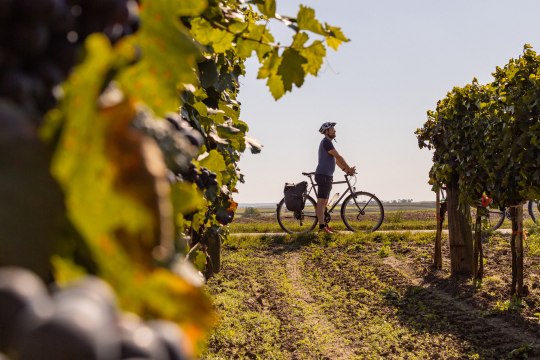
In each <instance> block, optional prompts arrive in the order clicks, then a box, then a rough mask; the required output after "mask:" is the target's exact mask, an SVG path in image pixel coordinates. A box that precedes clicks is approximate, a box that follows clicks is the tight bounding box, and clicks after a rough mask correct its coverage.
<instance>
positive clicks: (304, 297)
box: [285, 252, 353, 359]
mask: <svg viewBox="0 0 540 360" xmlns="http://www.w3.org/2000/svg"><path fill="white" fill-rule="evenodd" d="M285 263H286V269H287V277H288V279H289V280H290V281H291V284H292V286H293V289H294V291H293V296H294V298H293V302H295V303H297V304H298V306H299V307H300V308H302V309H303V311H304V313H305V319H304V321H305V322H306V324H307V325H308V326H309V327H311V328H312V329H313V331H314V335H315V336H316V338H317V339H320V348H321V351H322V355H323V357H324V358H325V359H351V358H352V357H353V352H352V350H351V349H350V348H349V347H348V346H347V345H346V343H345V341H344V339H343V336H342V335H341V334H340V333H339V331H338V330H337V329H336V327H335V326H334V325H333V324H332V322H331V321H330V320H329V319H328V318H327V317H326V315H325V314H324V312H322V311H321V309H320V306H318V304H317V302H316V301H315V299H314V298H313V297H312V296H311V293H310V290H309V289H308V288H307V287H306V286H305V285H304V283H303V282H302V279H303V275H302V271H301V267H302V265H301V259H300V256H299V254H298V253H296V252H293V253H290V254H288V255H287V257H286V259H285Z"/></svg>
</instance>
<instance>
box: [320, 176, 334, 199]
mask: <svg viewBox="0 0 540 360" xmlns="http://www.w3.org/2000/svg"><path fill="white" fill-rule="evenodd" d="M333 180H334V178H333V177H332V176H328V175H321V174H315V182H316V183H317V186H318V189H317V198H319V199H328V197H329V196H330V190H332V181H333Z"/></svg>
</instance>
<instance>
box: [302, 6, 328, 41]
mask: <svg viewBox="0 0 540 360" xmlns="http://www.w3.org/2000/svg"><path fill="white" fill-rule="evenodd" d="M296 23H297V25H298V28H300V30H308V31H311V32H314V33H316V34H319V35H326V31H325V30H324V28H323V26H322V24H321V23H320V22H319V20H317V19H316V18H315V10H313V9H312V8H309V7H307V6H304V5H300V10H299V11H298V15H297V16H296Z"/></svg>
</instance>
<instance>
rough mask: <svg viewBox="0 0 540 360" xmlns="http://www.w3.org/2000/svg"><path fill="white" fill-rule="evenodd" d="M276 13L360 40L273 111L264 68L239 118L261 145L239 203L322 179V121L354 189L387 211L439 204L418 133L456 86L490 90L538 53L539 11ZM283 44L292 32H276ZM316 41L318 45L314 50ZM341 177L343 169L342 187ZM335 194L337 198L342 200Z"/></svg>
mask: <svg viewBox="0 0 540 360" xmlns="http://www.w3.org/2000/svg"><path fill="white" fill-rule="evenodd" d="M277 2H278V8H277V10H278V13H280V14H282V15H290V16H295V15H296V13H297V11H298V8H299V4H300V3H302V4H304V5H306V6H309V7H311V8H313V9H314V10H315V13H316V16H317V18H318V19H319V20H320V21H321V22H323V23H324V22H328V23H329V24H331V25H333V26H338V27H341V28H342V30H343V31H344V33H345V35H346V36H347V37H348V38H349V39H351V41H350V42H348V43H345V44H343V45H342V46H341V47H340V49H339V50H338V51H337V52H334V51H333V50H331V49H329V51H328V56H327V59H326V61H325V63H324V64H323V66H322V68H321V71H320V73H319V75H318V76H317V77H313V76H310V77H308V78H307V79H306V81H305V83H304V85H303V86H302V87H301V88H294V89H293V91H292V93H287V94H286V95H285V96H284V97H283V98H281V99H280V100H278V101H275V100H274V99H273V98H272V96H271V94H270V92H269V91H268V89H267V88H266V84H265V82H264V81H263V80H257V79H256V75H257V68H258V63H257V62H256V61H252V60H250V61H248V63H247V65H246V69H247V74H246V76H245V77H243V78H241V80H240V84H241V85H240V86H241V87H240V95H239V100H240V102H241V103H242V110H241V111H242V112H241V118H242V120H244V121H246V122H247V123H248V124H249V127H250V130H249V136H251V137H253V138H255V139H257V140H259V141H260V142H261V143H262V144H263V145H264V147H263V149H262V152H261V153H260V154H256V155H253V154H251V153H249V151H248V152H246V153H245V154H244V155H243V156H242V158H241V160H240V163H239V167H240V170H241V172H242V173H243V174H244V178H245V183H243V184H239V185H238V186H237V188H238V190H239V193H238V194H236V195H235V197H234V199H235V200H236V201H237V202H239V203H241V204H253V203H277V202H278V201H279V200H280V199H281V198H282V197H283V186H284V184H285V183H286V182H299V181H302V180H306V178H305V177H304V176H302V175H301V173H302V172H310V171H315V168H316V166H317V151H318V146H319V143H320V141H321V139H322V135H321V134H319V132H318V129H319V127H320V126H321V124H322V123H323V122H326V121H332V122H336V123H337V125H336V132H337V137H336V142H335V143H334V145H335V147H336V149H337V151H338V152H339V153H340V154H341V155H342V156H343V157H344V158H345V160H346V161H347V162H348V163H349V165H351V166H352V165H355V166H356V169H357V172H358V175H357V183H356V188H357V190H364V191H368V192H371V193H375V194H376V195H377V197H378V198H379V199H381V200H383V201H389V200H396V199H413V200H414V201H429V200H434V198H435V194H434V193H433V192H432V191H431V187H430V185H429V184H428V173H429V169H430V167H431V164H432V162H431V156H432V154H431V153H430V152H429V151H428V150H427V149H419V147H418V141H417V139H416V136H415V134H414V131H415V130H416V129H417V128H419V127H422V125H423V124H424V122H425V120H426V112H427V110H432V109H434V108H435V106H436V103H437V101H438V100H440V99H443V98H444V97H445V96H446V94H447V92H448V91H450V90H451V89H452V88H453V87H454V86H464V85H466V84H468V83H470V82H471V81H472V79H473V78H475V77H476V78H477V79H478V80H479V82H480V83H482V84H484V83H488V82H490V81H492V75H491V74H492V72H494V70H495V68H496V66H504V65H505V64H506V63H507V62H508V60H509V59H510V58H517V57H519V56H520V54H521V53H522V51H523V45H524V44H526V43H528V44H531V45H532V46H533V48H534V50H536V51H539V52H540V21H539V18H538V14H540V1H538V0H513V1H508V0H504V1H503V0H371V1H365V0H304V1H297V0H281V1H280V0H277ZM272 27H273V29H274V30H273V32H274V35H275V36H276V37H277V38H278V39H281V43H282V44H283V45H286V44H289V43H290V41H289V40H286V39H288V38H290V37H292V35H293V32H292V30H290V29H288V28H285V27H284V26H280V24H273V25H272ZM315 38H316V36H315V35H314V36H313V37H312V39H315ZM341 177H342V175H341V171H340V170H339V169H337V170H336V173H335V174H334V179H335V180H337V179H340V178H341ZM339 186H340V185H336V187H335V188H334V190H335V191H340V192H342V191H343V189H342V188H340V187H339Z"/></svg>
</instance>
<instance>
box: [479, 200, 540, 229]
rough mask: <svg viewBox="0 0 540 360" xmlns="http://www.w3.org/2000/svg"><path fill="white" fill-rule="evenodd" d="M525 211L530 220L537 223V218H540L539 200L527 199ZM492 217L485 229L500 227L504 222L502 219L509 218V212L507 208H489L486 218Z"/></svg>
mask: <svg viewBox="0 0 540 360" xmlns="http://www.w3.org/2000/svg"><path fill="white" fill-rule="evenodd" d="M527 211H528V212H529V216H530V217H531V220H532V221H533V222H534V223H535V224H537V225H538V220H539V218H540V201H538V200H529V202H528V204H527ZM490 218H491V219H492V221H490V224H492V225H491V226H490V227H489V228H488V229H487V230H488V231H494V230H497V229H498V228H500V227H501V225H502V224H503V222H504V219H505V218H506V219H510V212H509V211H508V209H505V208H503V209H501V210H499V209H490V210H489V214H488V219H490Z"/></svg>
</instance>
